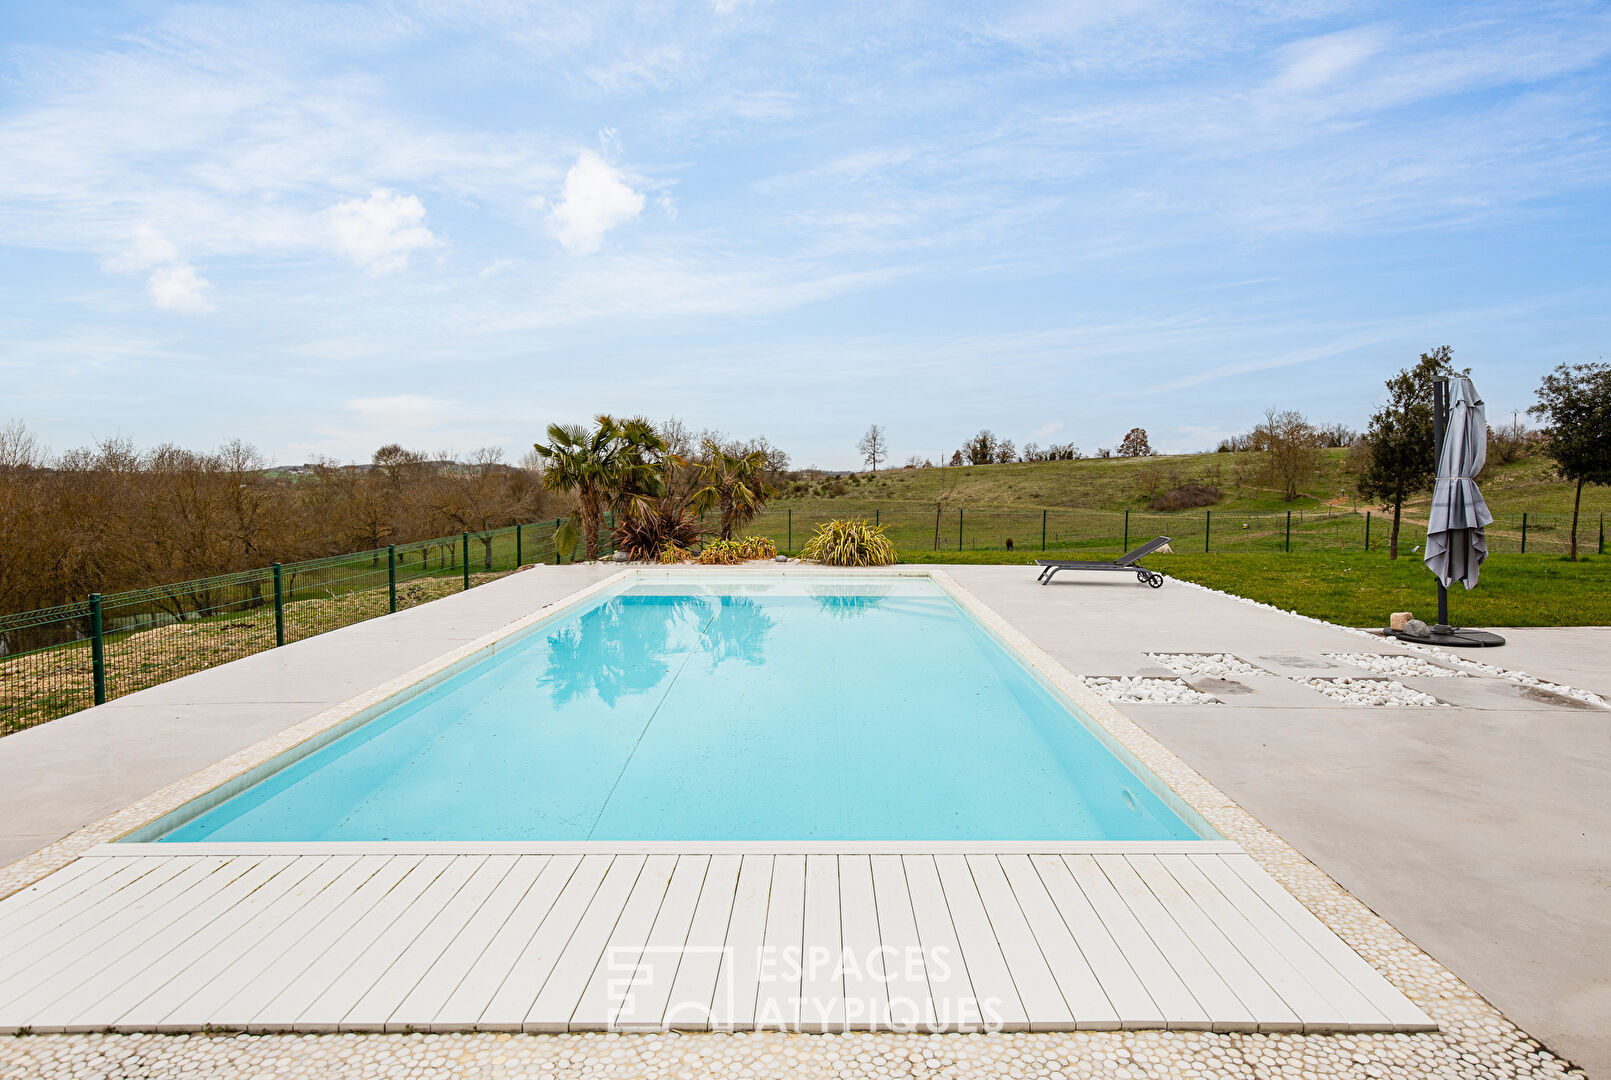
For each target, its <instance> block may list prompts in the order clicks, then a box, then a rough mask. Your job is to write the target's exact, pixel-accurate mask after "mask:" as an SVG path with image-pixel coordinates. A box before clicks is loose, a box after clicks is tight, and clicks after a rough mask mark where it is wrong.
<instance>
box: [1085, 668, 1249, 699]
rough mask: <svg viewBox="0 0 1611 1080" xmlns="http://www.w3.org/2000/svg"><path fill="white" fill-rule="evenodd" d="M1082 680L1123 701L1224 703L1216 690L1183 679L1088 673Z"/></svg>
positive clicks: (1099, 691)
mask: <svg viewBox="0 0 1611 1080" xmlns="http://www.w3.org/2000/svg"><path fill="white" fill-rule="evenodd" d="M1081 678H1082V680H1083V681H1084V682H1085V683H1086V684H1087V685H1088V686H1090V687H1091V689H1093V690H1095V691H1096V692H1097V693H1099V694H1101V695H1102V696H1103V697H1105V698H1107V699H1108V700H1109V701H1111V702H1113V703H1115V704H1120V703H1125V704H1145V705H1222V704H1224V702H1222V701H1220V700H1219V698H1217V697H1214V696H1213V695H1212V694H1205V693H1203V692H1202V691H1201V690H1194V689H1192V688H1191V687H1189V686H1187V685H1186V684H1185V683H1184V682H1182V681H1181V680H1179V679H1148V678H1143V677H1142V676H1140V675H1120V676H1117V677H1112V678H1110V677H1109V676H1106V675H1085V676H1081Z"/></svg>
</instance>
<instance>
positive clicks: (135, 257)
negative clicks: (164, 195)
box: [101, 224, 181, 274]
mask: <svg viewBox="0 0 1611 1080" xmlns="http://www.w3.org/2000/svg"><path fill="white" fill-rule="evenodd" d="M180 261H181V260H180V258H179V252H178V250H177V249H176V248H175V247H174V246H173V244H172V243H170V242H169V240H168V238H167V237H166V236H164V235H162V233H160V232H158V231H157V230H156V229H153V228H152V227H151V226H150V225H143V224H142V225H136V226H135V227H134V237H133V239H131V240H130V241H129V246H128V247H126V248H124V249H123V250H122V251H120V252H118V253H117V254H116V255H112V256H109V257H108V258H106V259H105V260H103V261H102V263H101V267H102V269H105V270H108V271H111V272H113V273H118V274H137V273H139V272H141V271H142V270H149V269H151V268H152V267H153V266H161V265H163V264H164V263H174V262H180Z"/></svg>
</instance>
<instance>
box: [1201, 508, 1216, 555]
mask: <svg viewBox="0 0 1611 1080" xmlns="http://www.w3.org/2000/svg"><path fill="white" fill-rule="evenodd" d="M1213 530H1214V511H1212V510H1204V511H1203V554H1204V555H1207V554H1208V537H1209V534H1210V533H1212V532H1213Z"/></svg>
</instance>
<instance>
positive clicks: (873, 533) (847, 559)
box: [800, 518, 895, 566]
mask: <svg viewBox="0 0 1611 1080" xmlns="http://www.w3.org/2000/svg"><path fill="white" fill-rule="evenodd" d="M800 554H801V556H802V557H804V558H807V559H816V560H818V561H819V562H822V563H826V564H827V565H829V566H888V565H889V564H890V563H892V562H894V561H895V545H894V544H891V543H890V542H889V538H888V537H887V536H885V535H884V530H883V529H882V528H881V527H880V526H877V525H870V524H868V523H867V522H865V521H862V520H860V519H855V518H851V519H847V520H843V521H841V520H839V519H835V520H833V521H829V522H826V523H825V524H823V525H819V526H818V527H817V531H816V532H815V533H813V534H812V536H811V539H810V540H807V541H806V546H805V548H804V549H802V550H801V552H800Z"/></svg>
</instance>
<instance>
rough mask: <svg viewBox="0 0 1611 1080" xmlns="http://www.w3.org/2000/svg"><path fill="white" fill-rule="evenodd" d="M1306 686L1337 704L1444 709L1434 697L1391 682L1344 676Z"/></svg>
mask: <svg viewBox="0 0 1611 1080" xmlns="http://www.w3.org/2000/svg"><path fill="white" fill-rule="evenodd" d="M1301 681H1302V683H1303V685H1305V686H1307V687H1310V688H1312V689H1314V690H1318V691H1320V692H1321V693H1322V694H1325V695H1326V696H1327V697H1329V698H1331V699H1333V700H1334V701H1340V702H1342V703H1343V704H1345V705H1374V706H1386V707H1387V708H1390V709H1391V708H1410V709H1430V708H1436V707H1438V706H1442V707H1444V708H1447V707H1448V705H1449V703H1448V702H1447V701H1439V700H1438V699H1437V698H1435V697H1433V696H1432V695H1431V694H1428V693H1425V692H1423V691H1421V690H1415V689H1412V688H1411V687H1408V686H1405V685H1404V684H1403V683H1401V682H1394V681H1393V680H1392V679H1355V678H1350V677H1348V676H1346V675H1345V676H1342V677H1339V678H1334V679H1321V678H1314V679H1303V680H1301Z"/></svg>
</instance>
